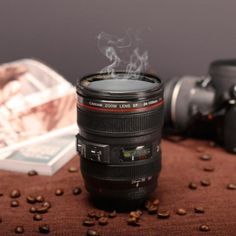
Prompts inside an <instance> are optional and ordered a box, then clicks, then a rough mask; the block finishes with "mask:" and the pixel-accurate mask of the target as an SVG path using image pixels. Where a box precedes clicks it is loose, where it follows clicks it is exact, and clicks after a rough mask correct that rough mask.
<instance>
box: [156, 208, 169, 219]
mask: <svg viewBox="0 0 236 236" xmlns="http://www.w3.org/2000/svg"><path fill="white" fill-rule="evenodd" d="M157 217H158V218H160V219H167V218H169V217H170V212H169V211H164V210H162V211H158V213H157Z"/></svg>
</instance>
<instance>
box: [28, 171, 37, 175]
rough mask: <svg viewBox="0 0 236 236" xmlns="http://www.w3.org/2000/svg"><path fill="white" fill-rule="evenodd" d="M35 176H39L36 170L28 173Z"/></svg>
mask: <svg viewBox="0 0 236 236" xmlns="http://www.w3.org/2000/svg"><path fill="white" fill-rule="evenodd" d="M35 175H38V172H37V171H36V170H30V171H29V172H28V176H35Z"/></svg>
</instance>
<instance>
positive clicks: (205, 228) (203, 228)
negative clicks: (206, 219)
mask: <svg viewBox="0 0 236 236" xmlns="http://www.w3.org/2000/svg"><path fill="white" fill-rule="evenodd" d="M199 230H200V231H203V232H207V231H210V227H209V226H208V225H200V226H199Z"/></svg>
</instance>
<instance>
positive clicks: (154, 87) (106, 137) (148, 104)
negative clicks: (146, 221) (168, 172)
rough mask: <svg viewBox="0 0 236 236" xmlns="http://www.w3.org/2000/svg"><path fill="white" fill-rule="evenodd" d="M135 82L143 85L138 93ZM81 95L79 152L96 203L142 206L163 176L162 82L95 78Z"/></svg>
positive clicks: (84, 82) (82, 85) (81, 85)
mask: <svg viewBox="0 0 236 236" xmlns="http://www.w3.org/2000/svg"><path fill="white" fill-rule="evenodd" d="M114 77H115V78H116V81H115V83H114V84H113V81H112V80H111V79H112V78H114ZM117 78H119V79H120V80H121V81H122V82H121V84H122V86H125V87H124V89H122V86H121V85H119V80H117ZM108 80H109V83H108ZM99 81H102V83H100V82H99ZM106 81H107V84H106ZM133 81H141V83H139V82H136V88H137V89H136V88H132V82H133ZM94 82H96V84H95V85H96V86H95V85H93V84H92V83H94ZM99 83H100V84H99ZM101 84H102V85H106V86H104V87H106V88H104V89H103V86H101ZM98 85H99V86H98ZM126 85H127V86H126ZM140 85H142V86H143V87H142V86H140ZM109 86H110V87H111V88H112V89H113V90H112V89H111V90H110V89H109ZM116 86H117V87H116ZM77 95H78V103H77V122H78V126H79V130H80V131H79V134H78V135H77V149H78V152H79V154H80V156H81V158H80V165H81V172H82V175H83V177H84V180H85V186H86V188H87V190H88V191H89V192H90V193H91V195H92V197H93V198H95V199H109V200H111V201H112V200H115V201H116V202H117V201H119V202H120V203H121V202H123V201H126V203H127V202H128V201H133V200H135V201H136V202H140V201H142V200H144V199H145V198H147V197H148V196H149V195H150V194H151V193H152V192H153V191H154V190H155V188H156V185H157V177H158V175H159V172H160V170H161V151H160V146H159V144H160V138H161V129H162V124H163V84H162V82H161V80H160V79H159V78H158V77H155V76H153V75H148V74H140V75H138V74H131V75H128V74H126V73H124V72H117V73H115V75H113V77H112V75H111V74H93V75H90V76H86V77H84V78H82V79H81V80H80V81H78V84H77ZM140 150H141V151H140ZM126 159H127V160H128V161H127V160H126ZM113 203H114V202H113Z"/></svg>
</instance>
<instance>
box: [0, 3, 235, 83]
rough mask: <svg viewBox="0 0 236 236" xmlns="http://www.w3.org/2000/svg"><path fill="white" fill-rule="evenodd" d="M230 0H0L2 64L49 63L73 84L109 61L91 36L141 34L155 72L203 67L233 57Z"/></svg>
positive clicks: (166, 74)
mask: <svg viewBox="0 0 236 236" xmlns="http://www.w3.org/2000/svg"><path fill="white" fill-rule="evenodd" d="M235 9H236V1H234V0H226V1H219V0H205V1H199V0H176V1H173V0H119V1H115V0H50V1H38V0H21V1H15V0H1V1H0V34H1V36H0V63H2V62H7V61H12V60H15V59H18V58H23V57H36V58H40V59H41V60H43V61H45V62H47V63H48V64H50V65H52V66H53V67H54V68H56V69H57V70H58V71H59V72H61V73H62V74H63V75H65V76H66V78H67V79H68V80H70V81H71V82H75V80H76V78H79V77H80V76H82V75H84V74H88V73H93V72H96V71H99V70H100V69H101V68H103V67H104V66H106V65H107V64H108V63H109V62H108V61H107V60H106V58H105V57H104V56H103V55H102V54H101V53H100V52H99V50H98V49H97V42H96V36H97V35H98V34H99V33H100V32H101V31H105V32H108V33H111V34H115V35H118V36H119V35H120V36H122V34H124V32H125V31H126V30H127V29H128V28H132V29H134V30H141V31H142V32H143V45H142V46H143V48H146V49H147V50H148V51H149V62H150V67H151V69H152V71H154V72H157V73H158V74H159V75H161V76H162V78H164V79H168V78H170V77H172V76H174V75H182V74H196V75H201V74H204V73H206V72H207V68H208V64H209V63H210V62H211V61H212V60H214V59H217V58H234V57H235V58H236V27H235V22H236V14H235Z"/></svg>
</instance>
